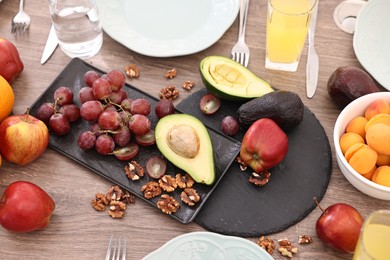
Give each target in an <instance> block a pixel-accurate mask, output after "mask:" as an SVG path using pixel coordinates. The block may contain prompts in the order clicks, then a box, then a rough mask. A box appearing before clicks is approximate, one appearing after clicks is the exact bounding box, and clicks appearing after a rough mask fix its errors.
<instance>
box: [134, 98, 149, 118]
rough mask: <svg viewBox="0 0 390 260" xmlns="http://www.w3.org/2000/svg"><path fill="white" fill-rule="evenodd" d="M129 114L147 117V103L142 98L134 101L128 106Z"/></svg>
mask: <svg viewBox="0 0 390 260" xmlns="http://www.w3.org/2000/svg"><path fill="white" fill-rule="evenodd" d="M130 113H131V114H133V115H135V114H141V115H144V116H147V115H149V113H150V103H149V101H147V100H146V99H144V98H137V99H134V100H133V102H131V105H130Z"/></svg>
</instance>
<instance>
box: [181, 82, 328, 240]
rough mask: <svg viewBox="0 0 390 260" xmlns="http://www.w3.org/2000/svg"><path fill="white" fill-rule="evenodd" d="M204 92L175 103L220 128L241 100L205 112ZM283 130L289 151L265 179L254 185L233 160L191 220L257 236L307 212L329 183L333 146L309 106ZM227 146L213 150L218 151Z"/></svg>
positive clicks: (239, 137) (222, 230) (285, 225)
mask: <svg viewBox="0 0 390 260" xmlns="http://www.w3.org/2000/svg"><path fill="white" fill-rule="evenodd" d="M206 93H207V90H206V89H202V90H200V91H198V92H196V93H194V94H192V95H190V96H189V97H187V98H186V99H185V100H183V101H182V102H181V103H180V104H178V105H177V108H178V109H179V110H181V111H183V112H185V113H188V114H192V115H194V116H196V117H198V118H199V119H200V120H202V121H203V123H204V124H205V125H207V126H209V127H211V128H213V129H215V130H217V131H220V123H221V120H222V118H223V117H225V116H227V115H235V112H236V110H237V109H238V107H239V106H240V105H241V103H238V102H231V101H222V106H221V108H220V110H219V111H218V112H217V113H216V114H214V115H212V116H207V115H204V114H203V113H202V112H201V111H200V109H199V100H200V98H201V97H202V96H203V95H204V94H206ZM244 134H245V129H240V132H239V133H238V134H237V135H236V136H234V137H233V138H235V139H236V140H238V141H241V140H242V137H243V135H244ZM287 135H288V138H289V150H288V153H287V155H286V157H285V158H284V160H283V162H282V163H280V164H279V165H277V166H276V167H274V168H272V169H270V172H271V174H272V175H271V180H270V182H269V183H268V184H266V185H265V186H263V187H257V186H255V185H253V184H251V183H249V181H248V178H249V176H250V174H251V172H252V171H251V170H250V169H248V170H247V171H245V172H242V171H241V170H240V167H239V165H238V164H237V163H233V164H232V165H231V166H230V168H229V169H228V171H227V173H226V174H225V176H224V177H223V178H222V180H221V181H220V183H219V185H218V186H217V187H216V189H215V190H214V193H213V194H212V196H210V198H209V199H208V201H207V202H206V204H205V205H204V206H203V208H202V209H201V211H200V212H199V214H198V215H197V217H196V218H195V222H197V223H198V224H200V225H201V226H203V227H204V228H206V229H208V230H210V231H213V232H218V233H221V234H226V235H235V236H242V237H257V236H260V235H267V234H271V233H276V232H280V231H282V230H284V229H286V228H288V227H289V226H291V225H293V224H295V223H297V222H299V221H300V220H302V219H303V218H304V217H305V216H307V215H308V214H309V213H310V212H311V211H312V210H313V209H314V208H315V207H316V204H315V203H314V202H313V198H314V197H317V199H318V200H319V201H320V200H321V199H322V197H323V196H324V194H325V191H326V189H327V187H328V184H329V180H330V175H331V170H332V156H331V149H330V145H329V141H328V138H327V136H326V133H325V131H324V129H323V127H322V126H321V124H320V122H319V121H318V120H317V118H316V117H315V115H314V114H313V113H312V112H311V111H310V110H309V109H308V108H307V107H305V112H304V119H303V121H302V122H301V124H300V125H299V126H298V127H296V128H294V129H292V130H291V131H289V132H288V133H287ZM225 152H226V151H223V150H215V153H220V155H219V156H223V154H224V153H225Z"/></svg>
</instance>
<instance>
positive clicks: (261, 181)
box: [249, 171, 271, 186]
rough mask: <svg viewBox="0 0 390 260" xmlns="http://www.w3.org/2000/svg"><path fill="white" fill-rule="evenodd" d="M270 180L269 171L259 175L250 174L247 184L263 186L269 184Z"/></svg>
mask: <svg viewBox="0 0 390 260" xmlns="http://www.w3.org/2000/svg"><path fill="white" fill-rule="evenodd" d="M270 178H271V173H270V172H269V171H262V172H261V173H256V172H252V175H251V176H250V177H249V182H250V183H253V184H254V185H256V186H264V185H266V184H267V183H268V182H269V180H270Z"/></svg>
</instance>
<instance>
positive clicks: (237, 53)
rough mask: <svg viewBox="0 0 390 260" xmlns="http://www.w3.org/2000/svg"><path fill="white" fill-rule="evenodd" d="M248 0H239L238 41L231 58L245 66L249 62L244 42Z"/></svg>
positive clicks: (246, 46) (247, 50) (247, 49)
mask: <svg viewBox="0 0 390 260" xmlns="http://www.w3.org/2000/svg"><path fill="white" fill-rule="evenodd" d="M248 7H249V0H241V2H240V21H239V31H238V41H237V43H236V44H235V45H234V46H233V49H232V59H233V60H235V61H237V62H239V63H241V64H242V65H244V66H245V67H247V66H248V63H249V48H248V45H246V43H245V27H246V17H247V15H248Z"/></svg>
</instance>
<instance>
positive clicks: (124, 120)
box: [119, 111, 131, 125]
mask: <svg viewBox="0 0 390 260" xmlns="http://www.w3.org/2000/svg"><path fill="white" fill-rule="evenodd" d="M119 115H120V117H121V118H122V124H124V125H128V124H129V121H130V118H131V114H130V113H129V112H127V111H120V112H119Z"/></svg>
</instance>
